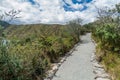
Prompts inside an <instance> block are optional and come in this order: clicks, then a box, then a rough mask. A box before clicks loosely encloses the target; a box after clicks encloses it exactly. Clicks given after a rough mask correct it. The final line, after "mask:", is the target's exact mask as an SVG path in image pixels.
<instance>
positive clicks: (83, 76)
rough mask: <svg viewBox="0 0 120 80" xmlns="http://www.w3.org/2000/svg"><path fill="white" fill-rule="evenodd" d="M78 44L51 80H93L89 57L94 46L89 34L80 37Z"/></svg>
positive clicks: (93, 75)
mask: <svg viewBox="0 0 120 80" xmlns="http://www.w3.org/2000/svg"><path fill="white" fill-rule="evenodd" d="M81 40H82V43H80V44H79V45H78V46H77V47H76V50H75V51H73V53H72V55H71V56H69V57H68V58H67V60H66V61H65V62H64V63H63V64H62V65H61V66H60V68H59V70H58V71H57V73H56V75H55V76H54V77H53V80H94V78H95V74H94V73H93V65H92V62H91V56H92V54H93V53H94V50H95V45H94V44H93V42H92V40H91V34H86V35H85V36H82V37H81Z"/></svg>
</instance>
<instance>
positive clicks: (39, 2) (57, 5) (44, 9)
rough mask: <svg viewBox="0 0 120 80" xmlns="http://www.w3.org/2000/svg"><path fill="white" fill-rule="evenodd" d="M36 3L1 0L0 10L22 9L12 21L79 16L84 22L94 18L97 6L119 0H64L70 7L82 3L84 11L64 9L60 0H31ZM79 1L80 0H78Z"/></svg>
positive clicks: (47, 20)
mask: <svg viewBox="0 0 120 80" xmlns="http://www.w3.org/2000/svg"><path fill="white" fill-rule="evenodd" d="M33 1H34V2H35V3H36V4H35V5H32V4H31V3H30V2H28V0H1V2H0V10H2V11H9V10H11V9H16V10H22V12H21V13H20V14H19V16H21V17H22V18H20V19H18V20H15V21H14V23H15V22H16V23H19V21H20V23H26V24H31V23H40V22H41V23H61V24H63V23H65V22H67V21H69V20H72V19H75V18H77V17H80V18H82V19H84V23H88V22H91V21H94V20H95V17H96V16H97V14H96V9H95V6H97V7H103V6H109V7H111V5H114V4H116V3H119V2H120V0H93V1H92V2H91V3H85V4H73V3H72V0H65V2H67V3H68V4H70V5H71V6H70V7H71V8H74V9H82V8H83V7H84V5H86V6H87V7H88V8H87V9H86V10H84V11H81V12H80V11H75V12H72V11H65V10H64V8H63V5H65V3H64V2H63V1H62V0H33ZM78 1H81V0H78Z"/></svg>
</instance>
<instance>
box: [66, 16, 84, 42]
mask: <svg viewBox="0 0 120 80" xmlns="http://www.w3.org/2000/svg"><path fill="white" fill-rule="evenodd" d="M81 23H82V19H80V18H77V19H74V20H71V21H69V22H68V29H69V30H70V32H71V33H72V35H73V36H74V37H75V39H76V41H79V40H80V38H79V37H80V27H81Z"/></svg>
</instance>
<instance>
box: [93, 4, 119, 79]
mask: <svg viewBox="0 0 120 80" xmlns="http://www.w3.org/2000/svg"><path fill="white" fill-rule="evenodd" d="M110 11H112V13H115V14H116V13H118V14H119V4H117V5H116V8H115V9H113V10H110ZM106 15H107V14H106ZM116 16H117V17H116V18H114V17H113V18H112V17H111V16H109V17H111V18H112V21H110V20H106V21H105V22H104V23H101V20H98V21H96V22H94V23H93V24H94V25H93V26H94V29H93V31H92V37H93V39H94V40H95V41H96V43H97V44H98V45H97V47H96V50H97V56H98V58H99V60H100V61H101V63H102V64H104V65H105V68H106V70H107V71H108V72H109V73H110V74H111V75H112V77H113V80H119V79H120V74H119V73H120V69H119V67H120V27H119V15H116ZM103 20H104V19H103Z"/></svg>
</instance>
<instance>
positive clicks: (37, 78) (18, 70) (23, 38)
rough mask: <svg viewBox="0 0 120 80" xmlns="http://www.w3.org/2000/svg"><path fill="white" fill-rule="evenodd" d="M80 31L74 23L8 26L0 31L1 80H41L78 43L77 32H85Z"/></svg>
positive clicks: (77, 24)
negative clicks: (52, 64) (52, 65)
mask: <svg viewBox="0 0 120 80" xmlns="http://www.w3.org/2000/svg"><path fill="white" fill-rule="evenodd" d="M70 24H71V25H70ZM80 27H81V25H80V24H79V23H77V22H76V21H74V24H73V23H72V22H71V23H69V24H68V25H57V24H56V25H45V24H42V25H40V24H33V25H10V26H9V27H7V28H6V29H4V30H1V33H2V35H1V38H0V80H43V78H44V77H46V75H47V74H46V71H47V70H48V69H50V68H51V67H50V65H51V63H56V62H58V61H59V60H60V58H61V57H62V56H64V55H65V53H66V52H68V51H69V50H70V49H71V48H72V47H73V46H74V44H76V43H77V42H79V39H80V37H79V36H80V30H81V31H83V30H84V29H82V28H80ZM72 28H74V31H73V30H72ZM1 29H3V28H1ZM76 31H77V33H76ZM83 32H84V31H83Z"/></svg>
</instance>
